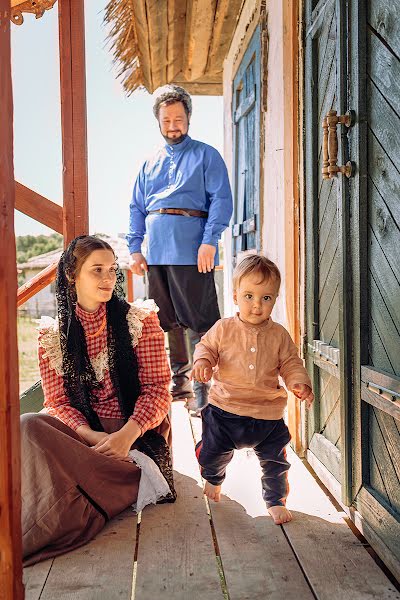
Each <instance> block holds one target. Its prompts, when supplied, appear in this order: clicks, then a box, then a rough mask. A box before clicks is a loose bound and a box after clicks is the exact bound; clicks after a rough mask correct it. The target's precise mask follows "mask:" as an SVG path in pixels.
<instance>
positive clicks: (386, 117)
mask: <svg viewBox="0 0 400 600" xmlns="http://www.w3.org/2000/svg"><path fill="white" fill-rule="evenodd" d="M367 36H368V39H367V43H368V62H367V90H368V92H367V102H368V250H369V254H368V277H369V308H370V310H369V315H370V317H369V319H370V322H369V332H370V333H369V363H370V364H371V365H373V366H374V367H375V368H376V369H379V370H380V371H386V372H387V373H390V374H393V375H397V376H400V352H399V346H400V301H399V289H400V287H399V286H400V260H399V258H400V254H399V247H400V229H399V227H400V203H399V198H400V146H399V143H398V140H399V139H400V23H399V5H398V3H396V2H392V1H391V0H371V1H370V3H369V13H368V30H367ZM399 448H400V421H398V420H396V419H394V418H393V417H392V416H390V415H389V414H386V413H385V412H383V411H382V410H380V409H378V408H376V407H372V406H371V407H369V477H370V481H369V484H370V486H371V487H372V488H373V489H374V490H375V491H377V492H378V494H379V496H380V497H381V498H382V499H383V501H384V502H385V503H386V505H388V506H389V507H390V508H391V509H392V510H393V511H395V512H396V513H397V514H400V499H399V489H400V450H399Z"/></svg>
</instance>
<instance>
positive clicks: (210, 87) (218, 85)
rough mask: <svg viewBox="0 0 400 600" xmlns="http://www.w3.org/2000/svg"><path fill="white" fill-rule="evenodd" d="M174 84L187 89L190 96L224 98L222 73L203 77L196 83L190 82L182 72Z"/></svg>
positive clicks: (174, 80)
mask: <svg viewBox="0 0 400 600" xmlns="http://www.w3.org/2000/svg"><path fill="white" fill-rule="evenodd" d="M173 83H176V84H177V85H180V86H182V87H184V88H185V90H186V91H188V92H189V94H199V95H202V96H222V94H223V85H222V72H221V73H220V74H212V75H203V76H202V77H201V78H200V79H197V80H196V81H188V80H187V79H186V77H185V75H184V74H183V73H182V72H180V73H178V74H177V76H176V77H175V78H174V79H173Z"/></svg>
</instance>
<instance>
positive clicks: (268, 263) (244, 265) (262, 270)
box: [233, 254, 281, 290]
mask: <svg viewBox="0 0 400 600" xmlns="http://www.w3.org/2000/svg"><path fill="white" fill-rule="evenodd" d="M253 273H254V274H258V273H259V274H260V283H261V282H263V281H269V280H270V279H271V278H272V279H275V280H276V281H277V282H278V284H279V285H280V283H281V274H280V271H279V269H278V267H277V266H276V264H275V263H273V262H272V260H269V258H267V257H266V256H260V255H259V254H249V255H248V256H246V257H245V258H244V259H243V260H242V261H241V262H240V263H239V264H238V265H237V266H236V268H235V270H234V271H233V289H234V290H237V288H238V287H239V285H240V281H241V279H243V277H247V276H248V275H251V274H253Z"/></svg>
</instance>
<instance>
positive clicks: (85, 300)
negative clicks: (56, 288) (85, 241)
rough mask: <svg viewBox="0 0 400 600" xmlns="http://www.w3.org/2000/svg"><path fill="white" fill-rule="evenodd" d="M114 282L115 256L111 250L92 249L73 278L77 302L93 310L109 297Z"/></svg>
mask: <svg viewBox="0 0 400 600" xmlns="http://www.w3.org/2000/svg"><path fill="white" fill-rule="evenodd" d="M115 282H116V263H115V256H114V253H113V252H111V250H94V251H93V252H92V253H91V254H89V256H88V257H87V259H86V260H85V262H84V263H83V265H82V267H81V270H80V272H79V275H77V277H76V279H75V286H76V295H77V300H78V304H79V305H80V306H81V308H83V309H84V310H86V311H88V312H95V311H96V310H97V309H98V308H99V306H100V304H101V303H102V302H108V300H110V299H111V296H112V293H113V290H114V287H115Z"/></svg>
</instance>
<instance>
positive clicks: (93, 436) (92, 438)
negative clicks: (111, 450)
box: [76, 425, 108, 446]
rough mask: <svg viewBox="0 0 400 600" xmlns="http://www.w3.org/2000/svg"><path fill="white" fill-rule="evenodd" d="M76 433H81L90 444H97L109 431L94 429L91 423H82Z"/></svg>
mask: <svg viewBox="0 0 400 600" xmlns="http://www.w3.org/2000/svg"><path fill="white" fill-rule="evenodd" d="M76 433H77V434H78V435H80V436H81V438H83V439H84V440H85V442H86V443H87V444H89V446H95V445H96V444H98V443H99V442H101V441H102V440H104V439H105V438H106V437H108V433H105V432H104V431H93V429H91V428H90V427H89V425H80V426H79V427H78V428H77V430H76Z"/></svg>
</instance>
